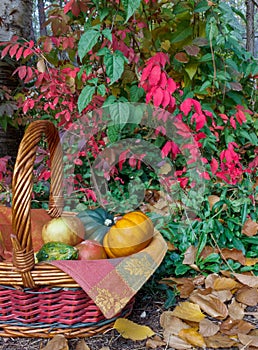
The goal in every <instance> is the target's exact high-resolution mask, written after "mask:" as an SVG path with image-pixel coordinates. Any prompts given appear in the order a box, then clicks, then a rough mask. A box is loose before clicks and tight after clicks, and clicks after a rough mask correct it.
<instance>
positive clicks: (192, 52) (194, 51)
mask: <svg viewBox="0 0 258 350" xmlns="http://www.w3.org/2000/svg"><path fill="white" fill-rule="evenodd" d="M184 50H185V51H186V52H187V53H188V55H189V56H197V55H198V53H199V52H200V48H199V47H198V46H196V45H186V46H184Z"/></svg>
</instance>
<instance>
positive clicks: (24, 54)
mask: <svg viewBox="0 0 258 350" xmlns="http://www.w3.org/2000/svg"><path fill="white" fill-rule="evenodd" d="M31 54H33V51H32V50H31V49H25V50H24V51H23V58H27V57H28V56H29V55H31Z"/></svg>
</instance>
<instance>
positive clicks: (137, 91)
mask: <svg viewBox="0 0 258 350" xmlns="http://www.w3.org/2000/svg"><path fill="white" fill-rule="evenodd" d="M129 92H130V100H131V102H138V101H139V100H140V99H141V98H142V97H143V96H144V90H143V88H139V87H138V86H137V85H132V86H131V87H130V91H129Z"/></svg>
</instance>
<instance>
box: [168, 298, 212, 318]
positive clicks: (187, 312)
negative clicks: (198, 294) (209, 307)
mask: <svg viewBox="0 0 258 350" xmlns="http://www.w3.org/2000/svg"><path fill="white" fill-rule="evenodd" d="M172 314H173V315H174V316H177V317H179V318H181V319H182V320H188V321H194V322H200V321H201V320H202V319H203V318H204V317H205V315H204V314H203V313H202V312H201V310H200V307H199V305H197V304H194V303H190V302H189V301H184V302H182V303H180V304H179V305H177V306H176V308H175V309H174V310H173V311H172Z"/></svg>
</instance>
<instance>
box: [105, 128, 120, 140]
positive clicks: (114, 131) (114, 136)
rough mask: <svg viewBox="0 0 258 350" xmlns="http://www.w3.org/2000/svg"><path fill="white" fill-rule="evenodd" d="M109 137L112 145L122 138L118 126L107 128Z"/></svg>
mask: <svg viewBox="0 0 258 350" xmlns="http://www.w3.org/2000/svg"><path fill="white" fill-rule="evenodd" d="M107 137H108V139H109V141H110V142H111V143H114V142H116V141H118V140H119V138H120V128H119V127H118V126H117V125H109V126H108V128H107Z"/></svg>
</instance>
